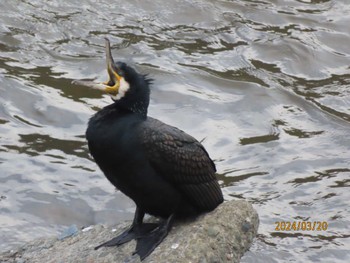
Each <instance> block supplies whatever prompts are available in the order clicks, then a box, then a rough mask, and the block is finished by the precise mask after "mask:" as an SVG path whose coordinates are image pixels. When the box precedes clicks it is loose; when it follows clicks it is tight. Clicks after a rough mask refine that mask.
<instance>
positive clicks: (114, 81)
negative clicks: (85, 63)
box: [72, 38, 121, 95]
mask: <svg viewBox="0 0 350 263" xmlns="http://www.w3.org/2000/svg"><path fill="white" fill-rule="evenodd" d="M105 39H106V62H107V72H108V76H109V80H108V81H106V82H102V83H97V82H94V81H89V80H74V81H73V82H72V84H74V85H81V86H85V87H89V88H93V89H98V90H102V91H105V92H107V93H108V94H111V95H117V94H118V90H119V86H120V79H121V77H120V76H119V75H118V73H117V69H116V67H115V64H114V60H113V57H112V52H111V45H110V43H109V40H108V38H105Z"/></svg>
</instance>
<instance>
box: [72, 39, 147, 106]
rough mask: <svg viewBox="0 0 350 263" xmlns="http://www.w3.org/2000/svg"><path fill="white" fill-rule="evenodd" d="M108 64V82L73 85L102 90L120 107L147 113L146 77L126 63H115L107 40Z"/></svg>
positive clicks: (77, 81)
mask: <svg viewBox="0 0 350 263" xmlns="http://www.w3.org/2000/svg"><path fill="white" fill-rule="evenodd" d="M106 62H107V72H108V76H109V79H108V81H105V82H102V83H97V82H93V81H87V80H75V81H73V84H76V85H82V86H86V87H90V88H93V89H98V90H101V91H103V92H105V93H107V94H109V95H110V96H111V97H112V99H113V100H114V101H115V103H117V104H118V105H120V106H122V107H125V108H127V109H130V110H132V111H135V112H140V111H146V113H147V108H148V104H149V94H150V89H149V84H150V82H151V80H150V79H148V78H147V77H146V76H145V75H142V74H139V73H137V72H136V71H135V70H134V69H133V68H132V67H130V66H128V65H127V64H126V63H124V62H114V59H113V57H112V53H111V47H110V42H109V40H108V39H107V38H106Z"/></svg>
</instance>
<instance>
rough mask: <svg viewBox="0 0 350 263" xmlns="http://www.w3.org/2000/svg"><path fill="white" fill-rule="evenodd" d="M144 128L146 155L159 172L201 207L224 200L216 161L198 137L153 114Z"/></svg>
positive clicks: (210, 206) (214, 205)
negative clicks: (158, 118) (153, 116)
mask: <svg viewBox="0 0 350 263" xmlns="http://www.w3.org/2000/svg"><path fill="white" fill-rule="evenodd" d="M141 129H142V133H141V134H142V144H143V146H144V149H145V150H146V153H147V157H148V158H149V160H150V163H151V165H152V166H153V168H154V169H155V170H156V172H157V173H158V174H159V175H160V176H162V177H163V178H164V179H165V180H166V181H168V182H170V183H171V184H172V185H174V186H175V187H176V188H177V189H179V190H180V191H181V192H183V193H184V194H185V196H186V197H187V198H188V199H189V200H190V201H191V203H192V204H193V205H195V206H197V207H199V208H201V209H208V210H210V209H213V208H215V207H216V206H217V205H218V204H219V203H221V202H222V192H221V190H220V187H219V184H218V182H217V179H216V176H215V172H216V169H215V164H214V163H213V161H212V160H211V159H210V157H209V155H208V153H207V151H206V150H205V149H204V147H203V146H202V145H201V144H200V143H199V142H198V141H197V140H196V139H194V138H193V137H191V136H190V135H188V134H186V133H185V132H183V131H181V130H179V129H177V128H175V127H172V126H169V125H167V124H164V123H163V122H160V121H158V120H155V119H152V118H148V119H147V121H146V122H144V124H143V125H142V127H141Z"/></svg>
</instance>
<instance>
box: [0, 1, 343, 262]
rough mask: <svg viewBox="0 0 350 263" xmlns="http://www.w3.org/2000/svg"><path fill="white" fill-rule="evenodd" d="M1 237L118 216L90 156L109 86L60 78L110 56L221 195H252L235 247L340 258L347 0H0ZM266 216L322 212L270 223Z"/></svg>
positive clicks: (87, 73)
mask: <svg viewBox="0 0 350 263" xmlns="http://www.w3.org/2000/svg"><path fill="white" fill-rule="evenodd" d="M0 8H1V12H0V22H1V23H0V250H1V251H4V250H6V249H10V248H11V247H14V246H16V245H19V244H21V243H23V242H24V241H28V240H32V239H34V238H36V237H40V236H49V235H56V234H57V233H59V232H60V231H62V230H63V229H65V228H66V227H67V226H69V225H71V224H77V225H78V226H79V227H81V226H87V225H90V224H96V223H107V224H113V223H116V222H119V221H121V220H125V219H131V217H132V214H133V210H134V207H133V203H132V202H131V201H129V200H128V199H127V198H126V197H124V196H123V195H122V194H121V193H119V192H116V191H115V190H114V188H113V187H112V186H111V185H110V184H109V183H108V182H107V180H106V179H105V178H104V176H103V175H102V174H101V172H100V171H99V170H98V168H97V167H96V165H95V163H94V162H93V161H92V159H91V158H90V157H89V154H88V150H87V145H86V142H85V139H84V132H85V129H86V123H87V120H88V118H89V116H90V115H92V114H93V113H94V112H95V111H96V110H98V109H99V108H101V107H103V106H105V105H107V104H108V103H110V102H111V100H110V98H109V97H108V96H104V95H102V94H100V93H98V92H96V91H89V90H85V89H81V88H79V87H73V86H72V85H71V84H70V83H71V81H72V80H73V79H81V78H96V79H98V80H101V81H104V80H106V78H107V74H106V71H105V61H104V39H103V38H104V37H105V36H108V37H109V38H110V39H111V41H112V43H113V50H114V52H113V53H114V56H115V57H116V58H118V59H120V60H123V61H128V62H129V63H131V64H133V65H134V66H135V67H137V69H138V70H139V71H140V72H142V73H149V74H151V76H152V77H153V78H154V79H155V83H154V87H153V89H152V100H151V107H150V115H151V116H153V117H156V118H158V119H160V120H162V121H165V122H167V123H169V124H171V125H174V126H177V127H179V128H181V129H183V130H185V131H186V132H188V133H190V134H191V135H193V136H195V137H196V138H198V139H199V140H201V141H203V144H204V145H205V147H206V148H207V149H208V151H209V153H210V154H211V156H212V158H213V159H214V160H215V162H216V165H217V168H218V173H219V177H220V180H221V183H222V187H223V190H224V192H225V195H226V199H232V198H234V199H245V200H248V201H250V202H252V203H253V205H254V207H255V208H256V209H257V210H258V212H259V215H260V220H261V225H260V229H259V236H258V237H257V239H256V240H255V243H254V245H253V246H252V248H251V250H250V252H248V253H247V254H246V255H245V256H244V257H243V259H242V261H243V262H286V261H288V262H349V261H348V260H349V258H350V240H349V239H350V227H349V223H350V212H349V207H350V206H349V202H350V201H349V200H350V194H349V192H350V191H349V190H350V189H349V186H350V176H349V175H350V159H349V158H350V142H349V133H350V124H349V122H350V97H349V95H350V94H349V93H350V26H349V25H350V4H349V2H348V0H333V1H328V0H303V1H302V0H299V1H296V0H293V1H292V0H270V1H267V0H263V1H261V0H246V1H243V0H241V1H209V0H206V1H195V0H188V1H173V0H167V1H160V0H152V1H150V0H147V1H146V0H144V1H141V0H139V1H137V0H134V1H107V0H101V1H82V2H81V1H71V0H70V1H58V0H54V1H42V0H41V1H39V0H37V1H33V0H30V1H24V0H22V1H19V0H13V1H7V2H5V1H1V3H0ZM276 221H287V222H293V221H310V222H316V221H321V222H323V221H324V222H327V223H328V229H327V230H325V231H302V230H297V231H276V230H275V227H276V225H275V222H276Z"/></svg>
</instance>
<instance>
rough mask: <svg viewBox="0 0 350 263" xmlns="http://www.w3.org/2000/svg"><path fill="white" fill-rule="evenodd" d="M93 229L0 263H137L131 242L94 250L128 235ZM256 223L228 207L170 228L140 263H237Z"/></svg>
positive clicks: (242, 210)
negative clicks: (116, 237) (98, 246)
mask: <svg viewBox="0 0 350 263" xmlns="http://www.w3.org/2000/svg"><path fill="white" fill-rule="evenodd" d="M130 223H131V222H123V223H121V224H119V225H117V226H114V227H106V226H102V225H96V226H92V227H89V228H87V229H85V230H81V231H78V232H77V233H76V234H75V235H73V236H71V237H67V238H65V239H63V240H58V239H57V238H42V239H38V240H35V241H33V242H30V243H28V244H26V245H24V246H22V247H20V248H17V249H14V250H11V251H8V252H5V253H3V254H0V262H16V263H26V262H35V263H37V262H38V263H39V262H40V263H42V262H45V263H50V262H55V263H56V262H57V263H61V262H62V263H63V262H64V263H69V262H72V263H73V262H74V263H80V262H81V263H82V262H84V263H95V262H104V263H108V262H117V263H118V262H140V259H139V258H138V257H137V256H132V252H133V251H134V249H135V244H136V243H135V241H131V242H129V243H127V244H124V245H122V246H120V247H109V248H100V249H99V250H94V247H95V246H96V245H98V244H100V243H102V242H104V241H107V240H109V239H111V238H113V237H114V236H116V235H117V233H119V232H121V231H123V230H124V229H126V228H127V227H128V226H129V225H130ZM258 225H259V218H258V215H257V213H256V211H255V210H254V209H253V207H252V206H251V205H250V204H249V203H247V202H245V201H229V202H225V203H223V204H222V205H220V206H219V207H218V208H217V209H216V210H214V211H212V212H210V213H207V214H204V215H201V216H199V217H198V218H197V219H196V220H191V221H185V222H184V221H182V222H177V223H175V224H174V227H173V228H172V230H171V232H170V233H169V235H168V236H167V237H166V239H165V240H164V241H163V242H162V243H161V244H160V245H159V246H158V247H157V248H156V249H155V250H154V252H153V253H152V254H151V255H150V256H149V257H147V258H146V259H145V260H144V261H143V262H146V263H149V262H154V263H159V262H167V263H168V262H179V263H180V262H181V263H185V262H188V263H189V262H193V263H197V262H198V263H209V262H210V263H212V262H239V261H240V258H241V257H242V256H243V254H244V252H245V251H247V250H248V249H249V247H250V245H251V244H252V241H253V239H254V237H255V236H256V234H257V230H258Z"/></svg>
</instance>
